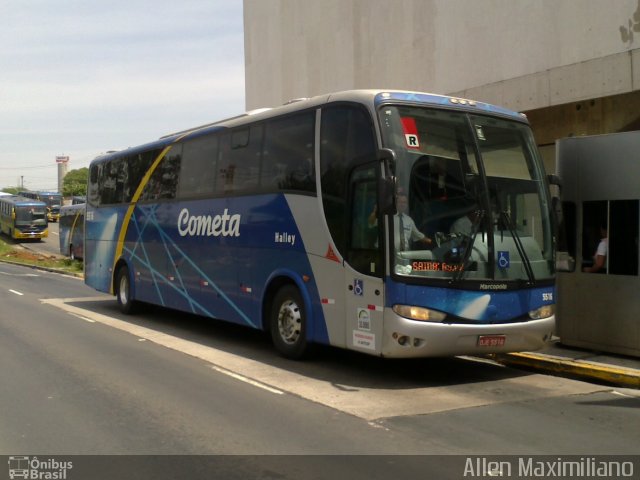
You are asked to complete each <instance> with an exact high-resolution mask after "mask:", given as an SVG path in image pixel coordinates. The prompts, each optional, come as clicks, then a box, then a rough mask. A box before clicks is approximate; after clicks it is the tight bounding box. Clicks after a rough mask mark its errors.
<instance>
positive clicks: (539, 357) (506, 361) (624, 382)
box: [495, 353, 640, 389]
mask: <svg viewBox="0 0 640 480" xmlns="http://www.w3.org/2000/svg"><path fill="white" fill-rule="evenodd" d="M495 360H496V361H497V362H498V363H501V364H503V365H507V366H517V367H526V368H530V369H533V370H541V371H545V372H548V373H549V372H550V373H553V374H557V375H566V376H570V377H574V378H576V377H577V378H586V379H590V380H597V381H600V382H605V383H607V384H612V385H616V386H620V387H627V388H635V389H640V370H634V369H631V368H624V367H613V366H610V365H604V364H601V363H593V362H586V361H580V360H572V359H570V358H565V357H556V356H552V355H543V354H538V353H508V354H502V355H496V357H495Z"/></svg>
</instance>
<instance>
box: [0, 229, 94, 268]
mask: <svg viewBox="0 0 640 480" xmlns="http://www.w3.org/2000/svg"><path fill="white" fill-rule="evenodd" d="M0 261H7V262H11V263H18V264H20V265H27V266H32V267H41V268H51V269H54V270H60V271H62V272H65V273H70V274H74V275H77V274H81V273H82V272H83V270H84V268H83V262H82V261H80V260H71V259H70V258H66V257H60V256H57V255H46V254H43V253H38V252H33V251H30V250H27V249H25V248H24V247H22V246H21V245H20V244H17V243H14V242H13V241H12V240H11V239H9V238H7V237H5V236H3V235H0Z"/></svg>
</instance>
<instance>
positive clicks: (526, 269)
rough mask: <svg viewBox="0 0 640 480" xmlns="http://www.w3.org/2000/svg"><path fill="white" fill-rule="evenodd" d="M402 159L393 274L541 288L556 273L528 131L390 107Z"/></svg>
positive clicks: (388, 122)
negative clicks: (536, 284) (536, 283)
mask: <svg viewBox="0 0 640 480" xmlns="http://www.w3.org/2000/svg"><path fill="white" fill-rule="evenodd" d="M381 117H382V118H381V119H382V124H383V133H384V139H385V146H388V147H390V148H393V149H394V150H395V152H396V156H397V164H396V175H397V179H398V203H399V204H401V203H403V202H404V200H401V199H404V198H406V202H407V206H406V208H405V207H403V209H404V212H400V209H399V214H398V215H396V216H395V218H394V222H393V223H390V225H392V228H393V236H392V243H393V251H394V267H393V268H394V272H395V273H396V274H399V275H404V276H412V277H423V278H435V279H437V278H442V279H448V280H450V281H453V282H456V281H459V280H461V279H480V280H485V279H490V280H500V281H507V280H523V281H527V282H530V283H532V282H534V281H535V280H539V279H545V278H549V277H550V276H552V274H553V261H552V260H553V248H552V247H553V245H552V236H551V226H550V217H549V208H548V205H547V201H546V198H547V197H546V190H545V187H544V182H543V178H544V175H543V172H542V169H541V167H540V164H539V159H538V157H537V153H536V147H535V144H534V143H533V138H532V136H531V133H530V130H529V128H528V126H526V125H524V124H521V123H518V122H514V121H507V120H503V119H495V118H491V117H482V116H468V115H467V114H465V113H462V112H456V111H441V110H429V109H425V108H418V107H388V106H387V107H384V108H383V109H382V111H381Z"/></svg>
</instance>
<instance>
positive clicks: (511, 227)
mask: <svg viewBox="0 0 640 480" xmlns="http://www.w3.org/2000/svg"><path fill="white" fill-rule="evenodd" d="M500 216H501V217H502V219H503V220H504V223H505V224H506V225H507V228H508V229H509V232H511V237H512V238H513V243H515V244H516V249H517V250H518V254H520V258H522V263H523V264H524V270H525V272H526V273H527V277H528V278H529V284H531V285H533V283H534V282H535V280H536V277H535V275H534V274H533V269H532V268H531V261H530V260H529V256H528V255H527V253H526V252H525V251H524V245H523V244H522V240H521V239H520V235H518V232H517V231H516V228H515V226H514V225H513V221H512V220H511V217H510V216H509V214H508V213H507V212H506V211H504V210H501V211H500Z"/></svg>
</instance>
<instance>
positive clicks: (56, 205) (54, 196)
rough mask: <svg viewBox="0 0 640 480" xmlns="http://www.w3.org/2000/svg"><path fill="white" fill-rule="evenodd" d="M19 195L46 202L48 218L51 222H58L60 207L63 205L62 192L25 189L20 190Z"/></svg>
mask: <svg viewBox="0 0 640 480" xmlns="http://www.w3.org/2000/svg"><path fill="white" fill-rule="evenodd" d="M18 195H20V196H22V197H26V198H32V199H34V200H40V201H41V202H44V203H45V204H46V205H47V220H49V221H50V222H57V221H58V218H60V207H61V206H62V195H61V194H60V193H58V192H32V191H29V190H25V191H22V192H18Z"/></svg>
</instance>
